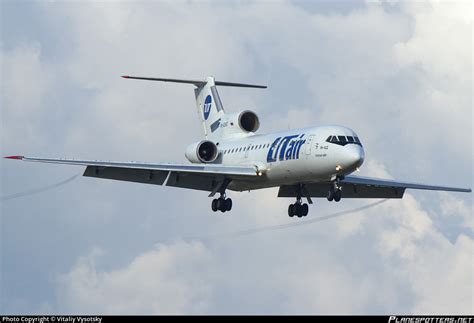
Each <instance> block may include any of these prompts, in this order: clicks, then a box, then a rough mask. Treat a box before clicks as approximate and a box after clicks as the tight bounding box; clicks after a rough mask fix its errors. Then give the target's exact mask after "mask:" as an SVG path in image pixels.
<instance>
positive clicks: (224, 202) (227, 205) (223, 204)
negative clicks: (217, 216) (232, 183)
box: [211, 194, 232, 213]
mask: <svg viewBox="0 0 474 323" xmlns="http://www.w3.org/2000/svg"><path fill="white" fill-rule="evenodd" d="M211 208H212V210H213V211H214V212H217V211H221V212H222V213H224V212H226V211H230V210H232V199H230V198H225V195H224V194H222V195H221V197H219V198H218V199H213V200H212V203H211Z"/></svg>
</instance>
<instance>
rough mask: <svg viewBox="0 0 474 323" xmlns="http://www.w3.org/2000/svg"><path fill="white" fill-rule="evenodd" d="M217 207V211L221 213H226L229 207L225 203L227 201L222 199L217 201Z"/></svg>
mask: <svg viewBox="0 0 474 323" xmlns="http://www.w3.org/2000/svg"><path fill="white" fill-rule="evenodd" d="M216 206H217V209H218V210H219V211H221V212H225V211H226V210H227V205H226V203H225V200H224V199H223V198H222V197H220V198H218V199H217V203H216Z"/></svg>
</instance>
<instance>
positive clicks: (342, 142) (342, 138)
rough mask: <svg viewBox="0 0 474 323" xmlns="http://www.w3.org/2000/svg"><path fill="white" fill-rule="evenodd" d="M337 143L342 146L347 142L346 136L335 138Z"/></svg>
mask: <svg viewBox="0 0 474 323" xmlns="http://www.w3.org/2000/svg"><path fill="white" fill-rule="evenodd" d="M337 138H338V139H339V142H340V143H341V144H342V145H343V146H344V145H345V144H346V142H347V139H346V136H337Z"/></svg>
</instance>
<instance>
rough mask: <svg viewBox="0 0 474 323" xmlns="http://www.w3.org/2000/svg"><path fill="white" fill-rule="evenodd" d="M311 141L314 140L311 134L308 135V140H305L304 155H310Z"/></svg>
mask: <svg viewBox="0 0 474 323" xmlns="http://www.w3.org/2000/svg"><path fill="white" fill-rule="evenodd" d="M313 142H314V135H311V136H309V137H308V140H306V143H305V146H306V147H305V154H306V157H309V156H311V150H312V149H313Z"/></svg>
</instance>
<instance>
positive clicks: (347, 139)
mask: <svg viewBox="0 0 474 323" xmlns="http://www.w3.org/2000/svg"><path fill="white" fill-rule="evenodd" d="M326 142H330V143H332V144H336V145H339V146H345V145H348V144H354V145H359V146H361V147H362V144H361V142H360V140H359V138H358V137H353V136H329V137H328V139H326Z"/></svg>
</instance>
